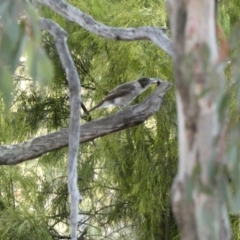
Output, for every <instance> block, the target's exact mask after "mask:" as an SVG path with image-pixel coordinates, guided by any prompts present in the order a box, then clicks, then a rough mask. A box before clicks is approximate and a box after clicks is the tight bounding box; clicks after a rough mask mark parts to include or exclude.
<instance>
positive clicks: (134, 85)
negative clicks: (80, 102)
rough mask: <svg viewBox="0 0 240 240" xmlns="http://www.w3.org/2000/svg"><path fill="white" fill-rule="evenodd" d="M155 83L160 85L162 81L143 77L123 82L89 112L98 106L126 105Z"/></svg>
mask: <svg viewBox="0 0 240 240" xmlns="http://www.w3.org/2000/svg"><path fill="white" fill-rule="evenodd" d="M154 83H156V84H158V85H159V84H160V83H161V81H160V80H159V79H158V78H147V77H143V78H140V79H138V80H136V81H132V82H129V83H124V84H121V85H119V86H118V87H116V88H114V89H113V90H112V91H111V92H109V93H108V95H107V96H106V97H105V98H104V99H103V100H102V101H101V102H100V103H99V104H97V105H96V106H95V107H93V108H92V109H90V110H89V111H88V112H91V111H93V110H95V109H96V108H108V107H112V106H116V107H118V108H120V107H124V106H126V105H128V104H129V103H130V102H131V101H133V100H134V99H135V98H136V97H137V96H138V95H140V94H141V93H142V92H143V91H145V90H146V89H147V88H148V87H149V86H150V85H151V84H154Z"/></svg>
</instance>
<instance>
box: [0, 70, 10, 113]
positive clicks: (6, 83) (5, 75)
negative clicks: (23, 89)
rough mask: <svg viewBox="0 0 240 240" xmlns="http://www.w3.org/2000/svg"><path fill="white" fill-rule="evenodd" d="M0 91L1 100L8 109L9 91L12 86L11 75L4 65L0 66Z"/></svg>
mask: <svg viewBox="0 0 240 240" xmlns="http://www.w3.org/2000/svg"><path fill="white" fill-rule="evenodd" d="M0 79H1V81H0V91H1V92H2V94H3V100H4V103H5V105H6V108H7V109H8V108H9V107H10V104H11V91H12V88H13V80H12V75H11V73H10V72H9V70H8V69H7V68H5V67H1V68H0Z"/></svg>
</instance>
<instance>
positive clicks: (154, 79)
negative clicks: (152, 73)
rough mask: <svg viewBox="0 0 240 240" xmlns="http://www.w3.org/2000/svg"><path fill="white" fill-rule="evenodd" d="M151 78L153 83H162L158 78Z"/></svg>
mask: <svg viewBox="0 0 240 240" xmlns="http://www.w3.org/2000/svg"><path fill="white" fill-rule="evenodd" d="M150 79H151V84H155V83H156V84H157V85H160V84H161V80H160V79H158V78H150Z"/></svg>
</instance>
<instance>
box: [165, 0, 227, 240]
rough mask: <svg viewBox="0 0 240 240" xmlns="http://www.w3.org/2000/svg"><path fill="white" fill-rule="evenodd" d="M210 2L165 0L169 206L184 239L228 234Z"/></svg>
mask: <svg viewBox="0 0 240 240" xmlns="http://www.w3.org/2000/svg"><path fill="white" fill-rule="evenodd" d="M215 7H216V6H215V0H201V1H196V0H187V1H186V0H178V1H174V0H168V11H169V14H170V23H171V30H172V39H173V47H174V66H175V70H174V71H175V81H176V98H177V110H178V135H179V166H178V174H177V176H176V178H175V181H174V184H173V186H172V207H173V212H174V214H175V217H176V220H177V223H178V227H179V231H180V235H181V239H184V240H198V239H201V240H207V239H209V240H213V239H216V240H227V239H230V238H231V236H230V226H229V220H228V213H227V207H226V203H225V199H224V194H223V188H224V184H225V183H226V179H225V176H224V171H223V167H224V160H225V154H224V151H225V150H224V145H225V141H224V136H225V129H226V114H225V113H223V114H222V116H221V117H219V112H218V104H219V101H220V98H221V95H222V93H223V91H224V76H223V69H222V65H220V64H221V63H219V60H220V56H219V55H220V54H219V53H218V46H217V33H216V17H215Z"/></svg>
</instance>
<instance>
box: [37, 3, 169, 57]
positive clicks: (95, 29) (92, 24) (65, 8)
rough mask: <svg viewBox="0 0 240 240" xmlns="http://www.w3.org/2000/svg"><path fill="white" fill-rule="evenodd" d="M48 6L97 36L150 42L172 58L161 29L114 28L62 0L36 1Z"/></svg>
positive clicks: (167, 39) (167, 42) (166, 38)
mask: <svg viewBox="0 0 240 240" xmlns="http://www.w3.org/2000/svg"><path fill="white" fill-rule="evenodd" d="M37 1H38V2H39V3H41V4H43V5H46V6H48V7H49V8H50V9H52V10H53V11H54V12H56V13H58V14H60V15H61V16H63V17H64V18H66V19H68V20H70V21H73V22H75V23H77V24H78V25H80V26H81V27H83V28H84V29H86V30H88V31H89V32H91V33H94V34H96V35H98V36H101V37H104V38H108V39H114V40H125V41H133V40H150V41H152V42H153V43H155V44H156V45H157V46H158V47H159V48H161V49H162V50H163V51H165V52H166V53H167V54H169V55H170V56H173V50H172V42H171V40H170V39H169V38H168V37H167V36H166V34H165V33H164V31H163V30H162V28H157V27H139V28H116V27H109V26H107V25H105V24H102V23H99V22H97V21H96V20H94V19H93V18H92V17H91V16H89V15H87V14H85V13H83V12H82V11H81V10H80V9H78V8H76V7H74V6H72V5H71V4H69V3H67V2H66V1H64V0H57V1H56V0H37Z"/></svg>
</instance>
